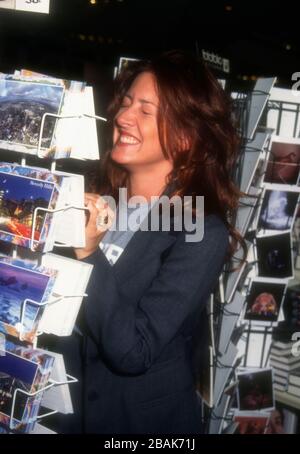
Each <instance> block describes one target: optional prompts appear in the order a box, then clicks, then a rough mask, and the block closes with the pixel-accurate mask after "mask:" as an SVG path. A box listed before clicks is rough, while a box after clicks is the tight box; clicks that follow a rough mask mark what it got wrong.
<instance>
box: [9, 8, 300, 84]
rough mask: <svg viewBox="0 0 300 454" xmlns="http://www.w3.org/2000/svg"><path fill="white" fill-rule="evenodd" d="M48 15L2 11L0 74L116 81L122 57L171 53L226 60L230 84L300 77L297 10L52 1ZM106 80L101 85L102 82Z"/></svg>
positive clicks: (283, 80)
mask: <svg viewBox="0 0 300 454" xmlns="http://www.w3.org/2000/svg"><path fill="white" fill-rule="evenodd" d="M50 1H51V12H50V15H42V14H29V13H22V12H15V11H9V10H0V71H4V72H8V71H11V70H12V69H14V68H16V67H30V68H32V69H36V70H39V71H44V72H48V73H53V74H57V75H60V76H64V77H77V78H82V77H86V78H89V79H90V80H91V82H93V80H94V79H95V80H96V79H97V77H100V76H97V75H95V73H97V72H101V71H102V72H103V74H105V73H106V74H108V73H109V74H112V68H113V66H114V65H115V64H117V62H118V57H119V56H122V55H123V56H124V55H125V56H131V57H135V56H136V57H144V56H148V55H149V54H152V53H155V52H159V51H161V50H165V49H170V48H178V47H181V48H187V49H191V50H195V51H198V52H199V51H201V49H203V48H204V49H207V50H209V51H211V52H215V53H218V54H219V55H221V56H223V57H226V58H229V59H230V64H231V76H230V77H232V78H241V77H242V76H243V75H244V76H245V75H246V76H248V77H251V75H252V76H268V75H277V76H279V78H280V80H281V81H282V83H283V84H284V85H286V86H287V85H288V84H289V83H291V75H292V73H293V72H296V71H300V33H299V26H298V25H297V22H298V21H299V19H298V17H299V16H298V14H297V10H296V5H297V2H289V1H285V2H283V1H279V2H276V3H275V1H273V2H268V1H264V0H261V1H260V2H258V1H252V2H249V1H245V0H239V1H237V0H236V1H232V0H228V1H226V2H225V1H223V0H220V1H215V0H207V1H200V0H94V1H95V2H96V4H94V5H92V4H91V1H90V0H50ZM100 79H101V77H100Z"/></svg>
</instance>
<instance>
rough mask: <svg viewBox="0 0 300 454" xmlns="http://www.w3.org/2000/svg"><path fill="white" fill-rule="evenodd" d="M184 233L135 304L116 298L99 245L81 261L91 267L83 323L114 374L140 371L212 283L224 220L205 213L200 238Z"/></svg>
mask: <svg viewBox="0 0 300 454" xmlns="http://www.w3.org/2000/svg"><path fill="white" fill-rule="evenodd" d="M184 237H185V235H183V234H180V235H179V236H178V238H177V240H176V242H175V244H174V245H173V246H172V249H171V252H170V253H169V254H168V257H167V258H166V259H165V261H164V262H163V264H162V265H161V268H160V271H159V273H158V275H157V276H156V277H155V278H154V280H153V281H152V284H151V285H150V287H149V288H148V289H147V290H146V291H145V293H144V295H143V296H142V298H141V299H140V301H139V302H138V305H137V306H136V307H134V306H133V305H131V304H126V301H122V299H121V297H120V294H119V290H118V282H117V280H116V278H115V275H114V270H113V266H111V265H110V264H109V262H108V260H107V259H106V257H105V255H104V254H103V252H102V251H101V249H100V248H99V250H97V251H96V252H94V253H93V254H92V255H90V256H89V257H87V258H85V259H84V260H83V261H85V262H88V263H91V264H93V265H94V269H93V273H92V277H91V280H90V283H89V285H88V295H89V296H88V298H87V300H86V302H85V303H86V307H85V319H86V323H87V327H88V329H89V331H90V332H91V335H92V337H93V338H94V340H95V341H96V343H97V344H98V345H99V347H100V349H101V350H102V352H103V354H104V355H105V358H106V360H107V361H108V362H109V364H111V366H112V367H113V368H114V369H115V370H116V371H118V372H121V373H126V374H140V373H143V372H145V371H146V370H147V369H148V368H149V367H150V366H151V365H152V363H153V362H154V361H155V360H156V358H158V356H159V355H160V353H161V352H162V350H163V349H164V347H165V346H166V345H167V344H168V343H169V342H170V341H171V340H172V339H173V338H174V336H176V334H177V333H178V330H179V329H180V328H181V326H182V324H183V322H184V321H185V320H186V318H187V317H189V316H190V315H191V314H192V313H193V312H195V311H197V310H199V305H201V304H203V305H204V304H205V302H206V300H207V298H208V296H209V294H210V292H211V291H212V290H213V289H214V287H215V285H216V283H217V280H218V277H219V275H220V272H221V270H222V268H223V264H224V258H225V254H226V251H227V248H228V244H229V234H228V230H227V228H226V226H225V225H224V223H223V222H222V221H221V219H219V218H218V217H217V216H215V215H209V216H207V217H206V218H205V224H204V237H203V239H202V241H199V242H186V241H185V238H184ZM124 253H125V252H124Z"/></svg>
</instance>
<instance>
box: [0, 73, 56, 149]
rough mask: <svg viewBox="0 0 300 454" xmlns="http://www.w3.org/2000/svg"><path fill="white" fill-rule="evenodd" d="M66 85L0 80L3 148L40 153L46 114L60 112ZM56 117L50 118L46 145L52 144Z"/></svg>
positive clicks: (0, 132)
mask: <svg viewBox="0 0 300 454" xmlns="http://www.w3.org/2000/svg"><path fill="white" fill-rule="evenodd" d="M63 95H64V88H63V87H60V86H55V85H51V84H47V83H46V82H44V83H35V82H31V81H30V80H28V81H24V80H11V79H5V78H1V79H0V145H1V147H2V148H3V149H9V150H14V151H19V152H23V153H31V154H36V150H37V147H38V143H39V136H40V131H41V123H42V118H43V116H44V114H45V113H50V114H54V115H57V114H58V113H59V111H60V107H61V103H62V99H63ZM55 125H56V118H53V117H52V118H47V121H45V126H44V129H43V136H42V147H43V148H49V147H50V146H51V142H52V137H53V133H54V129H55Z"/></svg>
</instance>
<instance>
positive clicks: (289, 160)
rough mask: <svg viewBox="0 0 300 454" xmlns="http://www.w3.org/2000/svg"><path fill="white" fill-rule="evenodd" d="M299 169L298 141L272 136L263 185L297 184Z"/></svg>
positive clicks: (299, 146) (299, 153) (299, 141)
mask: <svg viewBox="0 0 300 454" xmlns="http://www.w3.org/2000/svg"><path fill="white" fill-rule="evenodd" d="M299 169H300V139H292V138H290V139H287V138H284V137H280V136H272V143H271V148H270V155H269V158H268V163H267V170H266V174H265V176H264V182H265V183H280V184H289V185H291V184H297V182H298V178H299Z"/></svg>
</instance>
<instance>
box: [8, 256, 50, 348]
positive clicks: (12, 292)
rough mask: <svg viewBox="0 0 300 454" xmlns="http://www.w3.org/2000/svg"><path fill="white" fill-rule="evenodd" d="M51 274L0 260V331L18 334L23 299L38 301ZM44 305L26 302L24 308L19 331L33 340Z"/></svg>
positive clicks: (44, 295) (46, 293) (42, 298)
mask: <svg viewBox="0 0 300 454" xmlns="http://www.w3.org/2000/svg"><path fill="white" fill-rule="evenodd" d="M53 284H54V276H53V277H52V276H50V275H49V274H43V273H41V272H37V271H33V270H30V269H25V268H21V267H18V266H15V265H14V264H13V260H12V263H5V262H1V261H0V331H1V332H3V333H4V334H8V335H10V336H15V337H19V334H20V331H19V329H20V325H19V324H20V322H21V312H22V307H23V304H24V301H25V299H30V300H32V301H36V302H38V303H40V302H43V301H45V300H47V298H49V294H50V293H51V289H52V287H53ZM43 311H44V307H43V306H42V307H39V306H38V305H36V304H34V303H30V302H28V303H27V304H26V308H25V310H24V316H23V329H22V335H23V338H24V340H26V341H28V342H33V340H34V337H35V335H36V332H37V330H38V323H39V321H40V319H41V316H42V314H43Z"/></svg>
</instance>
